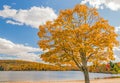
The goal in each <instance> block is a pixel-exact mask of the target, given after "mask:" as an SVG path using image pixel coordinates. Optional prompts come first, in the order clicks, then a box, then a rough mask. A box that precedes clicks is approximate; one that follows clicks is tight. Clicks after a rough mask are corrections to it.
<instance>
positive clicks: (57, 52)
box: [38, 5, 118, 83]
mask: <svg viewBox="0 0 120 83" xmlns="http://www.w3.org/2000/svg"><path fill="white" fill-rule="evenodd" d="M38 36H39V37H40V41H39V42H38V45H39V46H40V48H42V49H43V50H48V51H46V52H45V53H43V54H42V55H41V58H42V59H43V60H44V61H45V62H50V63H55V64H71V65H77V67H78V68H79V69H81V70H82V71H83V73H84V76H85V83H89V73H88V68H87V64H88V63H89V62H92V63H93V64H97V63H100V62H102V61H104V62H108V61H110V60H114V56H113V50H112V49H113V47H114V46H116V45H118V41H117V40H116V37H117V34H116V33H115V32H114V27H113V26H111V25H109V23H108V21H107V20H105V19H104V18H102V17H100V16H99V14H98V12H97V10H96V9H95V8H89V7H87V6H86V5H76V6H75V7H74V8H73V9H66V10H61V11H60V14H59V15H58V18H57V19H56V20H54V21H53V22H51V21H48V22H46V24H45V25H42V26H40V27H39V32H38Z"/></svg>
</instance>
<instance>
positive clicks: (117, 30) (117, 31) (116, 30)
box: [115, 26, 120, 34]
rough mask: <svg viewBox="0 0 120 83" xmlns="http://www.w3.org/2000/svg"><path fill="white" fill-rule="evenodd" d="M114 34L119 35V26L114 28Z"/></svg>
mask: <svg viewBox="0 0 120 83" xmlns="http://www.w3.org/2000/svg"><path fill="white" fill-rule="evenodd" d="M115 32H116V33H118V34H120V26H119V27H116V28H115Z"/></svg>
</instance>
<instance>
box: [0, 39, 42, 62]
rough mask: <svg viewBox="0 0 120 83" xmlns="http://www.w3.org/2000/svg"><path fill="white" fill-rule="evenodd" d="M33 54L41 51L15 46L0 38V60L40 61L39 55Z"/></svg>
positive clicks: (19, 45) (20, 45)
mask: <svg viewBox="0 0 120 83" xmlns="http://www.w3.org/2000/svg"><path fill="white" fill-rule="evenodd" d="M35 52H43V51H42V49H39V48H33V47H30V46H25V45H22V44H15V43H13V42H11V41H9V40H6V39H3V38H0V55H2V57H1V56H0V59H19V60H28V61H38V60H40V58H39V54H36V53H35ZM6 56H7V57H6ZM14 57H15V58H14Z"/></svg>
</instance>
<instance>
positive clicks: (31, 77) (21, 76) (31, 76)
mask: <svg viewBox="0 0 120 83" xmlns="http://www.w3.org/2000/svg"><path fill="white" fill-rule="evenodd" d="M111 76H120V74H100V73H99V74H98V73H90V78H91V79H94V78H104V77H111ZM83 79H84V76H83V73H82V72H80V71H1V72H0V81H44V80H47V81H49V80H83Z"/></svg>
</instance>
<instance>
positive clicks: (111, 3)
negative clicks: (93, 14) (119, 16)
mask: <svg viewBox="0 0 120 83" xmlns="http://www.w3.org/2000/svg"><path fill="white" fill-rule="evenodd" d="M86 3H88V4H89V5H91V6H93V7H96V8H98V9H103V8H105V7H106V8H109V9H111V10H113V11H117V10H120V0H82V1H81V4H86Z"/></svg>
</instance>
